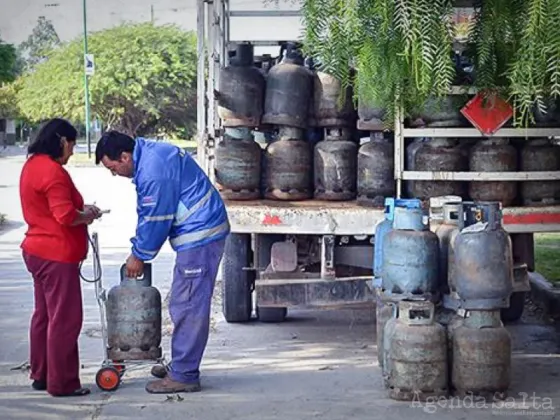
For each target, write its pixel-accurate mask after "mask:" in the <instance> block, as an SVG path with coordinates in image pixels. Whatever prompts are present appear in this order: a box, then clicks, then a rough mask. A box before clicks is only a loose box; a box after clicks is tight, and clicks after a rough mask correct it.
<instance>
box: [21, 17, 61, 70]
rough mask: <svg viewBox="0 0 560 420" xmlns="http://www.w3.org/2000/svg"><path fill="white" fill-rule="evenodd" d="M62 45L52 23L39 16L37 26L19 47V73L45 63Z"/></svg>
mask: <svg viewBox="0 0 560 420" xmlns="http://www.w3.org/2000/svg"><path fill="white" fill-rule="evenodd" d="M59 45H60V38H59V37H58V34H57V33H56V30H55V29H54V26H53V24H52V22H51V21H50V20H48V19H46V18H45V17H44V16H39V18H38V19H37V25H35V27H34V28H33V31H32V32H31V35H29V37H28V38H27V40H26V41H24V42H22V43H21V44H20V45H19V46H18V55H19V57H18V63H17V64H18V65H17V67H18V72H19V73H21V72H24V71H31V70H33V69H34V68H35V66H37V64H40V63H42V62H44V61H45V60H46V59H47V58H48V57H49V55H50V54H52V52H53V51H54V50H55V49H56V48H57V47H58V46H59Z"/></svg>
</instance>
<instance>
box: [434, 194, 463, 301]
mask: <svg viewBox="0 0 560 420" xmlns="http://www.w3.org/2000/svg"><path fill="white" fill-rule="evenodd" d="M460 207H461V203H460V202H452V203H445V204H444V205H443V223H442V224H440V225H439V226H438V228H437V229H436V231H435V234H436V236H437V237H438V241H439V288H440V290H441V292H442V293H443V294H444V295H446V294H449V285H448V283H447V269H448V265H447V263H448V256H449V243H450V241H451V238H452V237H453V238H454V237H455V236H456V233H455V232H458V231H459V208H460ZM454 233H455V234H454Z"/></svg>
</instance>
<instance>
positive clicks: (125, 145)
mask: <svg viewBox="0 0 560 420" xmlns="http://www.w3.org/2000/svg"><path fill="white" fill-rule="evenodd" d="M135 144H136V142H135V141H134V139H133V138H132V137H130V136H127V135H126V134H123V133H119V132H118V131H107V132H106V133H105V134H103V136H101V138H100V139H99V141H98V142H97V147H96V148H95V164H96V165H99V162H101V159H103V156H107V157H108V158H109V159H110V160H119V159H120V158H121V154H122V153H123V152H128V153H132V152H133V151H134V145H135Z"/></svg>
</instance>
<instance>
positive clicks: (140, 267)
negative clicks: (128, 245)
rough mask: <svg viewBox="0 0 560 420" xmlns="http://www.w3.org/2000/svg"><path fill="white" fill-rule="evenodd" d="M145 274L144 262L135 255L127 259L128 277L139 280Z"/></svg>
mask: <svg viewBox="0 0 560 420" xmlns="http://www.w3.org/2000/svg"><path fill="white" fill-rule="evenodd" d="M143 273H144V261H142V260H139V259H138V258H136V257H135V256H134V255H133V254H130V255H129V257H128V258H127V259H126V277H128V278H130V279H137V278H138V277H141V276H142V274H143Z"/></svg>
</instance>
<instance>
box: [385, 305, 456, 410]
mask: <svg viewBox="0 0 560 420" xmlns="http://www.w3.org/2000/svg"><path fill="white" fill-rule="evenodd" d="M434 312H435V308H434V304H433V303H431V302H429V301H416V302H415V301H406V300H403V301H400V302H399V303H398V315H397V322H396V323H395V325H394V328H393V330H392V332H391V335H390V337H389V342H390V345H389V366H388V370H389V378H388V380H389V396H390V397H391V398H393V399H395V400H401V401H411V400H416V401H425V400H426V399H427V398H438V397H445V396H447V395H448V383H449V382H448V367H447V362H448V359H447V336H446V333H445V329H444V328H443V326H441V325H440V324H438V323H436V322H435V320H434V315H435V314H434Z"/></svg>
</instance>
